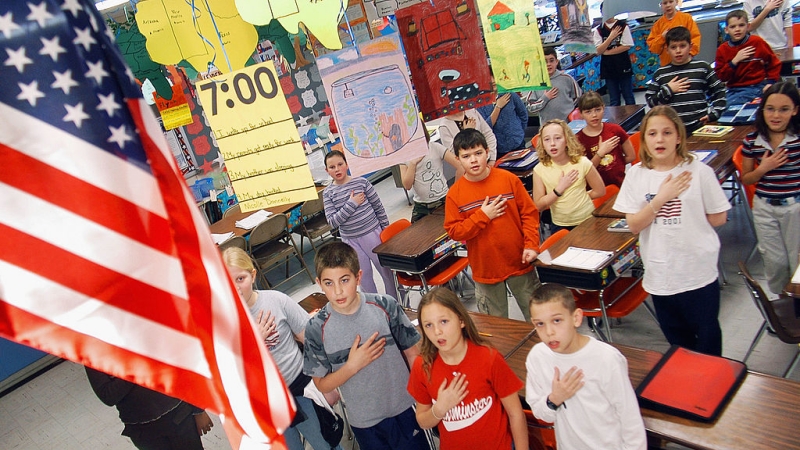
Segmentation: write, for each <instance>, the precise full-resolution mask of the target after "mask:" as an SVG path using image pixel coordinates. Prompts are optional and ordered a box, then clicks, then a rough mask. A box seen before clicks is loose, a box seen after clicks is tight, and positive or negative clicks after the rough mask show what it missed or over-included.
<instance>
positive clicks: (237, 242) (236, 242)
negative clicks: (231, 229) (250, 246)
mask: <svg viewBox="0 0 800 450" xmlns="http://www.w3.org/2000/svg"><path fill="white" fill-rule="evenodd" d="M217 247H218V248H219V251H220V252H224V251H225V249H228V248H231V247H239V248H240V249H242V250H244V251H247V239H245V238H244V237H242V236H234V237H232V238H230V239H228V240H227V241H225V242H223V243H221V244H219V245H218V246H217Z"/></svg>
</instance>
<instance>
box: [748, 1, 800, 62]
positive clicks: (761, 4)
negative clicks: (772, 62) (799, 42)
mask: <svg viewBox="0 0 800 450" xmlns="http://www.w3.org/2000/svg"><path fill="white" fill-rule="evenodd" d="M742 9H744V12H746V13H747V18H748V19H750V32H751V33H753V34H755V35H756V36H759V37H760V38H761V39H764V40H765V41H767V44H769V46H770V47H772V51H775V52H777V51H778V50H783V49H784V48H788V47H792V46H793V45H794V37H793V36H792V8H791V6H789V5H788V4H787V2H786V0H745V1H744V2H743V4H742Z"/></svg>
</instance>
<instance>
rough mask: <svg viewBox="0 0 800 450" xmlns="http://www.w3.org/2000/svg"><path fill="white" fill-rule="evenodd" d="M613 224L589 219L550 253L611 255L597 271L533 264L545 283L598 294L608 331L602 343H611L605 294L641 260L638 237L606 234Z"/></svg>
mask: <svg viewBox="0 0 800 450" xmlns="http://www.w3.org/2000/svg"><path fill="white" fill-rule="evenodd" d="M614 220H615V219H613V218H610V217H594V216H590V217H589V218H588V219H586V220H585V221H583V223H581V224H580V225H578V226H577V227H575V228H574V229H572V231H570V232H569V233H567V235H566V236H564V237H563V238H562V239H561V240H560V241H558V242H556V243H555V244H553V245H552V246H551V247H550V248H549V249H548V251H549V253H550V256H551V257H552V258H553V259H555V258H557V257H559V256H561V254H562V253H564V252H565V251H566V250H567V249H568V248H569V247H577V248H583V249H591V250H602V251H607V252H611V253H612V256H611V258H610V259H608V260H607V261H606V262H605V263H604V264H603V265H601V266H600V267H598V268H596V269H594V270H584V269H576V268H572V267H564V266H558V265H553V264H551V265H548V264H544V263H543V262H542V261H541V260H540V259H536V260H535V261H534V262H533V264H534V265H535V266H536V272H537V273H538V274H539V280H540V281H541V282H542V283H559V284H562V285H564V286H567V287H569V288H573V289H583V290H588V291H598V294H599V299H600V305H598V306H599V308H600V311H601V313H602V316H603V326H604V327H605V333H602V332H600V333H599V334H600V335H601V336H602V337H603V340H606V339H607V340H608V341H611V328H610V325H609V320H608V316H607V315H606V302H607V301H608V300H604V298H603V294H604V292H605V290H606V289H607V288H608V287H609V286H611V284H612V283H614V282H615V281H616V280H617V278H618V276H619V275H620V274H622V273H623V272H624V271H625V270H627V269H628V268H629V267H630V266H632V265H633V264H635V263H636V262H638V261H639V260H640V257H639V254H638V250H637V248H636V247H637V242H638V239H637V237H636V236H635V235H633V234H631V233H626V232H621V233H620V232H610V231H608V230H607V228H608V225H609V224H610V223H611V222H613V221H614ZM598 332H599V330H598Z"/></svg>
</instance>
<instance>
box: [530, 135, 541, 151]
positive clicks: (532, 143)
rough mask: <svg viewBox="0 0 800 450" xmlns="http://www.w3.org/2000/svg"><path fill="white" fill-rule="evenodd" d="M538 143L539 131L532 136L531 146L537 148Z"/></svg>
mask: <svg viewBox="0 0 800 450" xmlns="http://www.w3.org/2000/svg"><path fill="white" fill-rule="evenodd" d="M538 143H539V133H536V134H535V135H534V136H533V137H532V138H531V147H533V149H534V150H536V144H538Z"/></svg>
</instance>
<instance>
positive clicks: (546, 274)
mask: <svg viewBox="0 0 800 450" xmlns="http://www.w3.org/2000/svg"><path fill="white" fill-rule="evenodd" d="M536 272H537V273H538V274H539V280H540V281H541V282H542V283H558V284H563V285H564V286H566V287H569V288H574V289H586V290H590V291H599V290H600V289H603V288H604V287H606V286H608V285H609V284H611V282H612V281H614V280H615V279H616V278H617V275H616V274H615V273H614V271H613V270H611V268H610V267H607V268H605V269H603V270H601V271H599V272H578V271H575V270H569V269H564V268H563V267H555V266H554V267H542V266H539V267H537V268H536Z"/></svg>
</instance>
